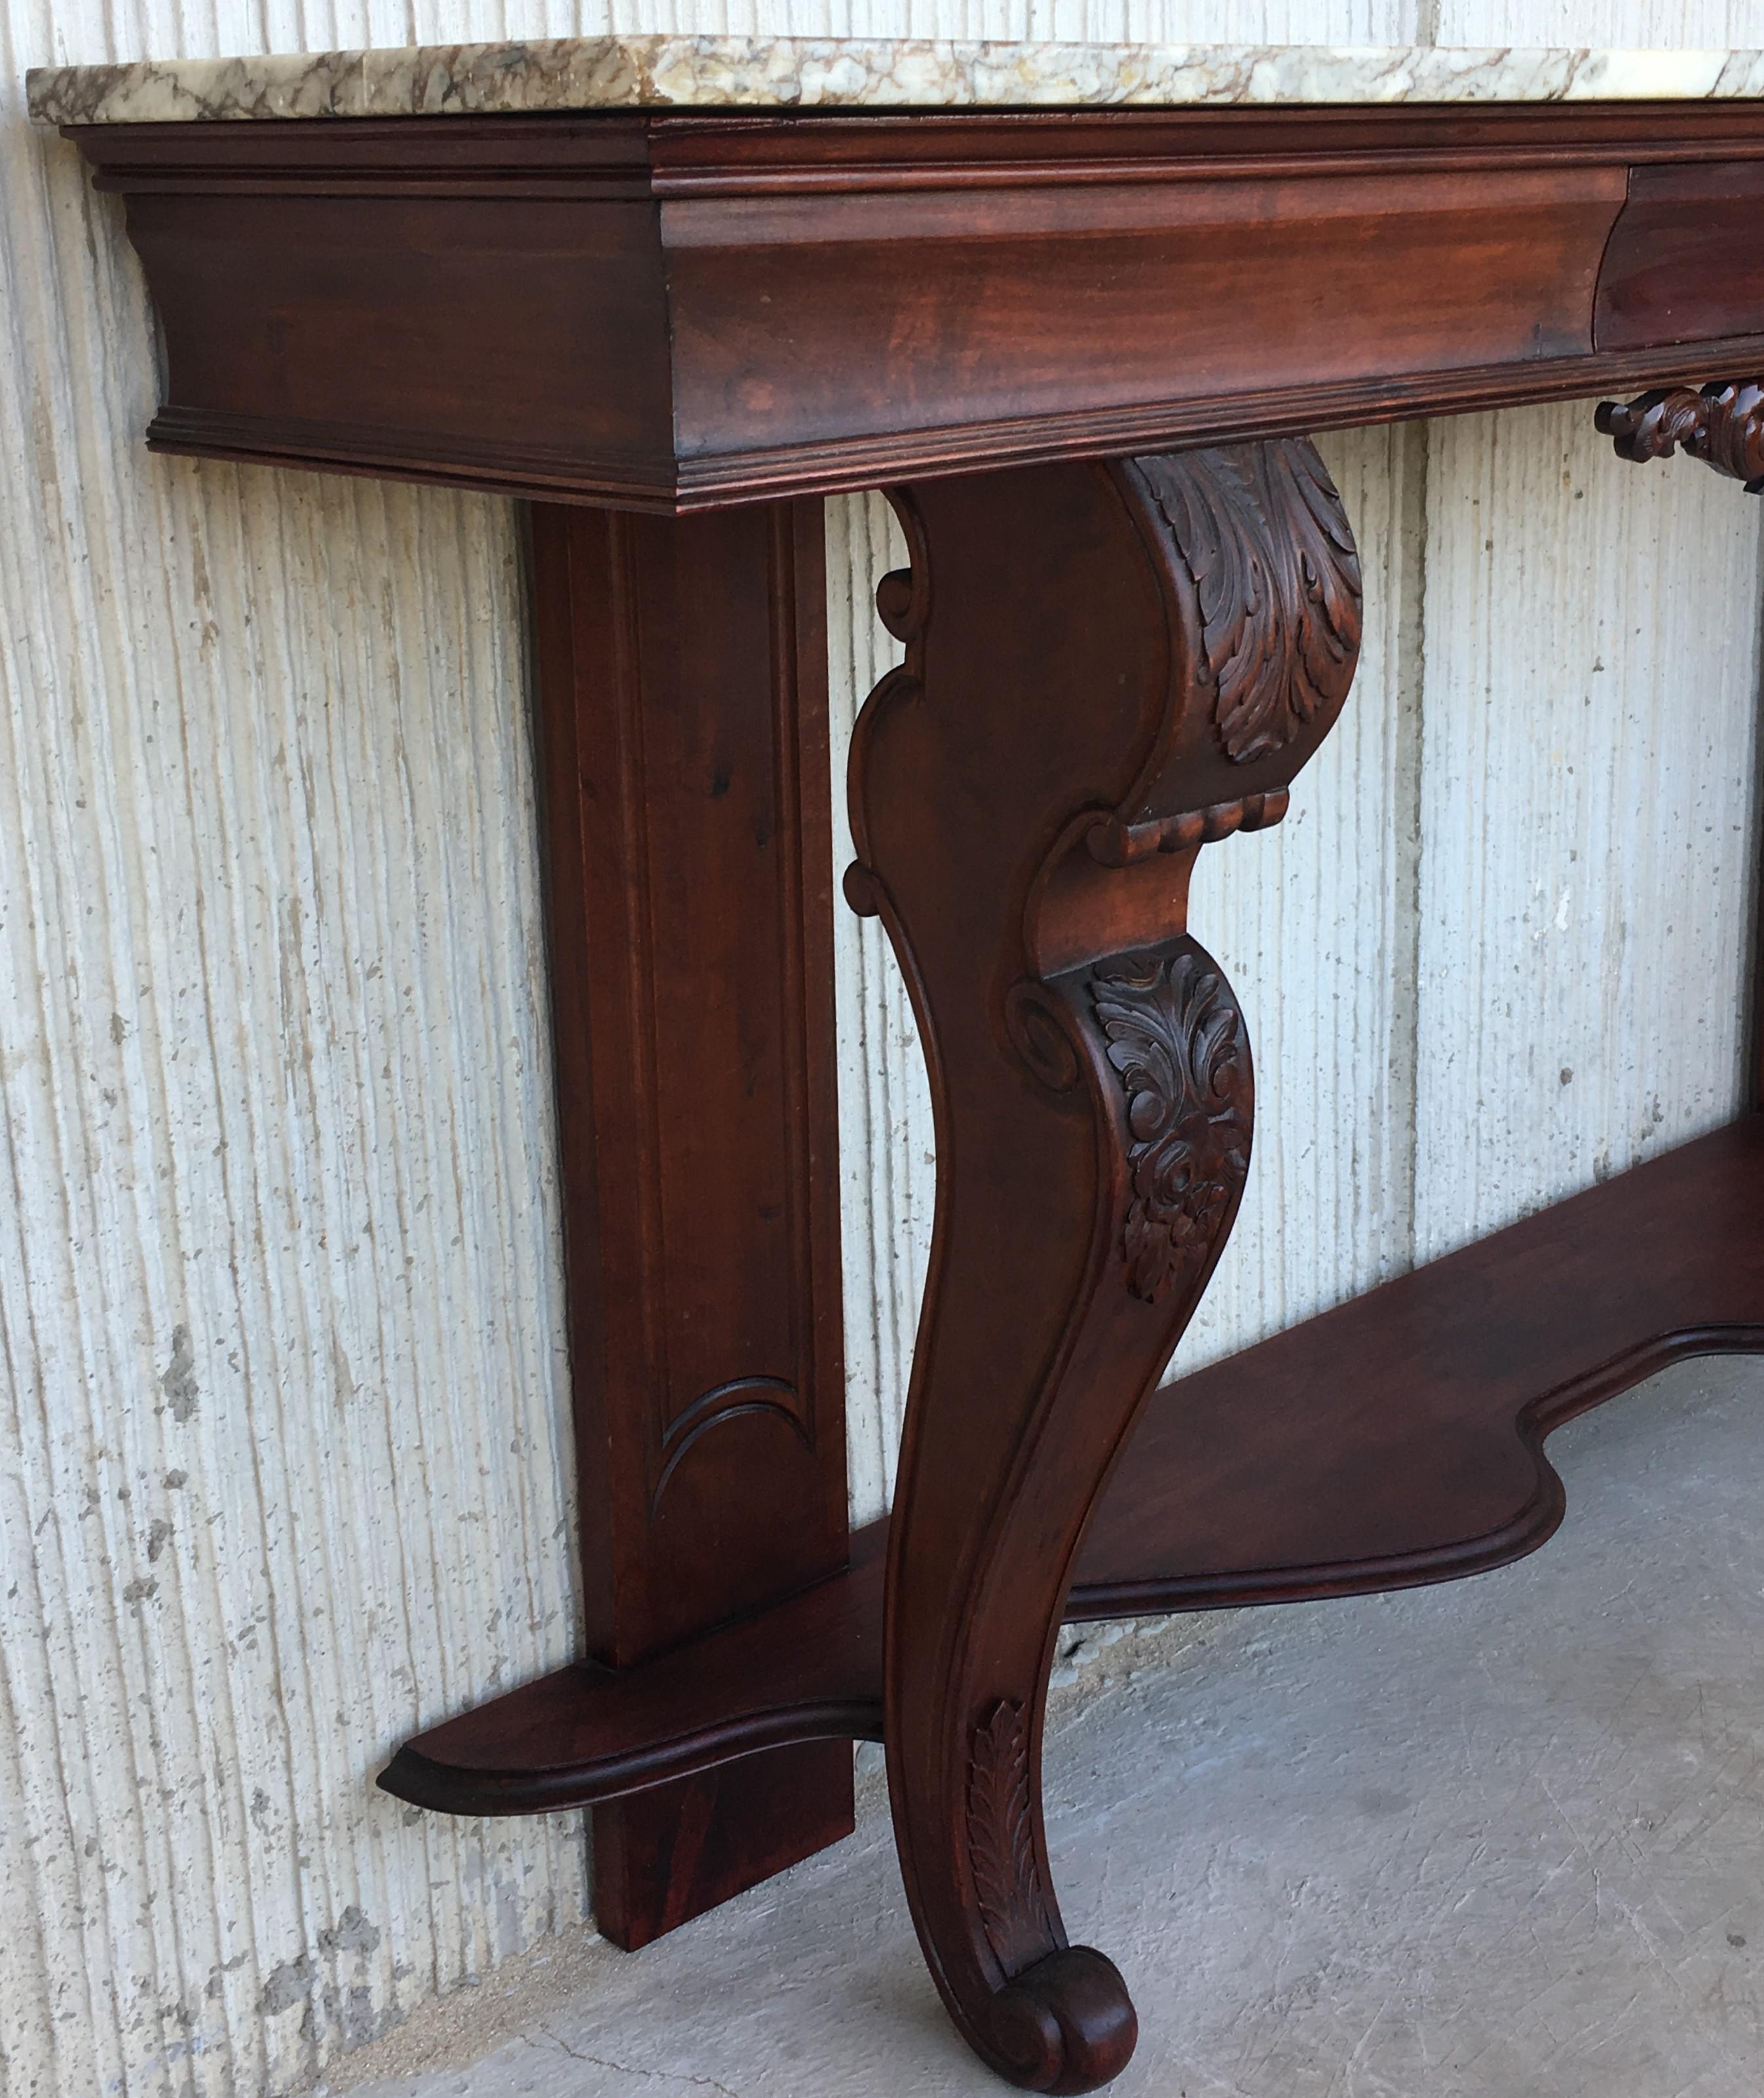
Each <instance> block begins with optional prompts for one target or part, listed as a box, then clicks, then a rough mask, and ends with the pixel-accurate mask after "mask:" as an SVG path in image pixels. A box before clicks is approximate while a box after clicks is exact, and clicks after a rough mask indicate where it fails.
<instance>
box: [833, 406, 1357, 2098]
mask: <svg viewBox="0 0 1764 2098" xmlns="http://www.w3.org/2000/svg"><path fill="white" fill-rule="evenodd" d="M896 505H897V508H898V510H899V511H900V516H901V519H902V521H903V524H904V528H905V530H906V533H907V537H908V543H909V546H910V548H911V553H912V566H911V568H910V571H908V572H904V573H901V574H899V575H895V576H891V577H888V578H887V579H886V581H885V582H884V584H883V586H882V591H881V593H880V604H881V608H882V617H883V618H884V620H885V621H886V623H887V624H888V625H889V626H890V627H891V630H893V631H894V632H895V634H897V635H899V636H900V638H901V639H904V640H905V642H906V643H907V644H908V655H907V661H906V663H905V665H904V667H903V668H902V669H900V670H899V671H896V672H895V673H894V674H892V675H891V677H889V678H886V679H885V680H884V681H883V682H882V684H881V685H880V686H878V688H877V689H876V691H874V692H873V694H872V695H871V697H870V699H869V703H868V704H867V706H866V707H865V709H864V714H863V716H862V718H861V719H860V723H859V726H858V731H857V735H856V739H855V742H854V746H853V751H852V759H851V806H852V820H853V834H854V836H855V838H856V844H857V850H858V854H859V859H858V862H857V864H856V865H855V866H854V867H852V868H851V871H850V872H849V874H848V875H847V896H848V898H849V899H850V900H851V902H852V904H853V905H854V906H855V907H856V908H857V909H859V910H860V911H869V912H879V913H880V914H881V915H882V917H883V919H884V920H885V921H886V924H887V927H888V930H889V933H890V935H891V938H892V940H893V941H894V945H895V951H896V953H897V954H898V955H899V956H900V962H901V965H902V968H903V969H904V971H905V973H906V976H907V979H908V983H909V985H911V987H912V990H913V998H914V1000H915V1003H916V1005H917V1011H918V1015H919V1020H920V1024H921V1030H922V1038H923V1040H924V1042H925V1045H926V1057H927V1060H928V1063H929V1065H930V1082H931V1089H932V1093H933V1097H934V1103H935V1115H936V1126H937V1141H938V1174H939V1178H938V1207H937V1221H936V1227H935V1237H934V1242H933V1248H932V1253H931V1260H930V1274H929V1278H928V1281H927V1285H926V1300H925V1306H924V1310H923V1314H922V1316H921V1323H920V1328H919V1336H918V1344H917V1356H916V1358H915V1363H914V1372H913V1389H912V1394H911V1398H910V1400H909V1402H908V1415H907V1424H906V1433H905V1439H904V1450H903V1454H902V1460H901V1467H900V1483H899V1488H898V1491H897V1495H896V1500H895V1513H894V1517H893V1523H892V1534H891V1558H890V1563H889V1569H888V1589H887V1635H886V1744H887V1754H888V1768H889V1783H890V1789H891V1795H892V1798H893V1804H894V1814H895V1829H896V1834H897V1838H898V1841H899V1846H900V1858H901V1863H902V1868H903V1871H904V1876H905V1880H906V1885H907V1891H908V1899H909V1901H910V1903H911V1905H912V1908H913V1916H914V1920H915V1921H916V1923H917V1928H918V1932H919V1936H920V1939H921V1943H922V1945H923V1947H924V1949H925V1952H926V1958H927V1960H928V1961H929V1962H930V1968H931V1971H932V1973H933V1974H934V1976H935V1978H936V1981H937V1985H938V1986H939V1989H940V1990H941V1991H942V1993H943V1998H944V2000H945V2002H946V2003H947V2004H948V2006H949V2008H950V2011H951V2012H952V2016H953V2017H955V2019H956V2023H957V2024H958V2025H959V2026H961V2030H962V2031H963V2032H964V2033H965V2034H966V2036H967V2037H968V2039H970V2042H971V2043H973V2045H974V2048H976V2049H977V2050H978V2052H979V2053H980V2054H981V2055H982V2056H983V2057H984V2058H985V2059H986V2060H987V2061H988V2062H990V2063H991V2065H993V2066H994V2067H995V2068H996V2069H998V2070H999V2071H1000V2073H1001V2074H1004V2075H1005V2076H1006V2077H1008V2078H1010V2079H1011V2080H1012V2081H1013V2082H1014V2083H1018V2084H1020V2085H1022V2086H1023V2087H1025V2088H1026V2089H1031V2090H1039V2091H1083V2090H1088V2089H1090V2088H1092V2087H1094V2086H1096V2085H1097V2084H1099V2083H1104V2082H1106V2081H1107V2080H1108V2079H1109V2078H1110V2077H1112V2076H1114V2074H1116V2073H1117V2072H1118V2070H1119V2069H1121V2068H1122V2067H1123V2065H1124V2064H1125V2063H1126V2061H1127V2059H1128V2057H1129V2056H1130V2055H1131V2052H1132V2049H1133V2044H1134V2039H1135V2035H1136V2021H1135V2015H1134V2011H1133V2006H1132V2004H1131V2000H1130V1999H1129V1998H1128V1995H1127V1990H1126V1987H1125V1986H1124V1984H1123V1981H1122V1978H1121V1977H1120V1975H1119V1973H1118V1972H1117V1971H1116V1969H1115V1968H1114V1966H1113V1964H1111V1963H1110V1961H1109V1960H1107V1959H1106V1958H1105V1956H1104V1955H1102V1954H1101V1953H1100V1952H1096V1951H1090V1950H1088V1948H1086V1947H1075V1946H1071V1945H1069V1944H1068V1942H1067V1939H1066V1932H1065V1929H1064V1928H1063V1926H1062V1925H1061V1920H1060V1912H1059V1907H1058V1904H1057V1901H1056V1899H1055V1897H1054V1893H1053V1884H1052V1880H1051V1877H1050V1875H1049V1872H1048V1857H1047V1849H1046V1844H1045V1841H1044V1835H1043V1829H1042V1816H1041V1805H1040V1741H1041V1730H1042V1718H1043V1710H1044V1701H1045V1694H1046V1686H1047V1677H1048V1665H1049V1661H1050V1658H1051V1653H1052V1647H1053V1637H1054V1634H1055V1631H1056V1630H1057V1626H1058V1623H1059V1620H1060V1613H1061V1603H1062V1600H1063V1598H1064V1595H1065V1592H1066V1586H1067V1583H1068V1581H1069V1578H1070V1572H1071V1567H1072V1563H1073V1560H1074V1556H1075V1552H1076V1550H1077V1547H1078V1544H1079V1539H1080V1538H1081V1536H1082V1534H1083V1529H1084V1525H1085V1523H1086V1521H1087V1520H1088V1516H1089V1514H1090V1512H1091V1509H1092V1507H1093V1505H1094V1504H1095V1503H1096V1499H1097V1497H1098V1494H1099V1493H1100V1491H1101V1487H1102V1486H1103V1483H1104V1481H1105V1479H1106V1477H1107V1476H1108V1474H1109V1472H1110V1468H1111V1467H1112V1465H1113V1464H1114V1461H1115V1459H1116V1458H1117V1456H1118V1454H1119V1453H1120V1451H1121V1450H1122V1448H1123V1445H1124V1444H1125V1442H1126V1441H1127V1437H1128V1434H1129V1433H1130V1431H1131V1428H1132V1425H1133V1424H1134V1421H1135V1420H1136V1417H1137V1416H1138V1414H1139V1412H1140V1408H1141V1407H1142V1405H1143V1404H1144V1402H1145V1399H1146V1398H1147V1397H1148V1396H1149V1393H1150V1391H1151V1389H1152V1388H1153V1385H1154V1384H1155V1382H1156V1380H1157V1379H1158V1376H1159V1374H1160V1372H1162V1368H1163V1367H1164V1364H1165V1363H1166V1362H1167V1360H1168V1358H1169V1356H1170V1354H1171V1350H1172V1348H1173V1346H1174V1345H1175V1341H1176V1339H1177V1337H1178V1336H1179V1335H1180V1333H1181V1332H1182V1329H1183V1328H1184V1325H1185V1324H1186V1323H1187V1322H1188V1319H1189V1318H1190V1316H1191V1315H1192V1314H1193V1310H1194V1307H1195V1305H1196V1304H1197V1301H1198V1300H1199V1298H1200V1296H1201V1293H1202V1291H1203V1289H1204V1288H1206V1283H1207V1280H1208V1279H1209V1277H1210V1275H1211V1273H1212V1271H1213V1267H1214V1265H1215V1262H1216V1260H1217V1258H1218V1256H1219V1250H1220V1249H1221V1247H1222V1246H1223V1243H1224V1240H1225V1237H1226V1236H1227V1234H1228V1231H1229V1229H1230V1227H1231V1223H1232V1218H1233V1216H1234V1215H1235V1214H1236V1210H1237V1203H1238V1199H1239V1196H1240V1194H1241V1190H1242V1187H1243V1182H1244V1177H1245V1172H1246V1170H1247V1167H1248V1163H1249V1156H1250V1119H1251V1093H1252V1088H1251V1078H1250V1049H1249V1043H1248V1041H1247V1039H1246V1038H1245V1030H1244V1026H1243V1022H1242V1019H1241V1015H1240V1013H1239V1012H1238V1009H1237V1003H1236V1001H1235V999H1234V998H1233V996H1232V992H1231V990H1230V989H1229V987H1228V985H1227V984H1226V982H1225V981H1224V979H1223V975H1222V974H1221V972H1219V968H1218V967H1217V966H1216V964H1215V963H1213V962H1212V961H1211V960H1210V958H1209V957H1208V956H1207V955H1206V953H1205V952H1204V951H1203V950H1202V948H1200V947H1199V946H1197V944H1196V943H1195V942H1194V941H1193V940H1191V939H1190V938H1189V937H1188V930H1187V898H1188V878H1189V874H1190V871H1191V870H1192V867H1193V862H1194V859H1195V856H1196V854H1197V851H1198V850H1199V848H1200V847H1201V845H1202V844H1204V843H1206V842H1208V841H1211V840H1215V839H1219V838H1223V837H1224V836H1227V835H1228V834H1229V833H1230V832H1232V831H1235V830H1239V829H1253V828H1255V827H1258V826H1261V825H1263V824H1266V823H1272V822H1275V821H1277V820H1278V819H1279V818H1280V815H1281V814H1283V813H1284V811H1285V806H1286V790H1287V788H1288V785H1289V782H1290V781H1291V779H1293V775H1295V774H1296V773H1297V772H1298V769H1299V767H1300V766H1302V764H1303V763H1304V762H1306V760H1307V758H1308V757H1310V756H1311V753H1313V752H1314V751H1315V748H1317V746H1318V744H1320V742H1321V741H1322V739H1323V737H1324V735H1325V734H1326V733H1327V732H1328V729H1329V727H1330V726H1331V725H1332V723H1333V721H1334V720H1335V718H1336V716H1337V713H1339V712H1340V709H1341V707H1342V703H1343V701H1344V700H1345V699H1346V693H1347V688H1348V685H1349V682H1350V678H1351V677H1352V674H1353V670H1354V665H1355V656H1356V653H1357V649H1358V643H1359V571H1358V564H1357V560H1356V556H1355V550H1354V545H1353V540H1352V537H1351V534H1350V531H1349V529H1348V525H1347V523H1346V519H1345V518H1344V516H1342V509H1341V505H1340V501H1339V498H1337V494H1336V492H1335V490H1334V489H1333V486H1332V485H1331V484H1330V481H1329V479H1328V475H1327V473H1326V472H1325V471H1324V467H1323V465H1322V463H1321V461H1320V459H1318V458H1317V455H1316V454H1315V451H1314V450H1312V449H1311V446H1310V445H1309V444H1308V443H1306V442H1304V441H1289V440H1280V441H1270V442H1267V443H1263V444H1258V445H1243V446H1238V447H1233V448H1230V449H1225V450H1213V451H1197V452H1190V453H1187V454H1175V455H1172V456H1170V457H1167V458H1150V459H1136V460H1129V461H1126V462H1123V463H1117V464H1113V465H1106V466H1105V465H1088V464H1086V465H1072V466H1056V467H1044V468H1035V469H1031V470H1027V471H1023V472H1011V473H999V474H991V475H985V476H974V477H971V478H968V479H962V480H954V481H938V482H931V483H927V484H926V485H922V486H920V487H916V488H914V489H909V490H906V491H903V492H901V493H900V494H899V495H898V496H897V498H896Z"/></svg>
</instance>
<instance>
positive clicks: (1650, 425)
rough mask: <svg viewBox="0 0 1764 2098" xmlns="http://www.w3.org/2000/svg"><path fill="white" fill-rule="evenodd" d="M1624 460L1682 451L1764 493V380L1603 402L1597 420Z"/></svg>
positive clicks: (1714, 383)
mask: <svg viewBox="0 0 1764 2098" xmlns="http://www.w3.org/2000/svg"><path fill="white" fill-rule="evenodd" d="M1595 421H1596V423H1597V424H1598V427H1599V428H1600V429H1601V430H1602V431H1603V432H1604V434H1605V435H1606V436H1607V437H1609V438H1610V439H1612V441H1613V444H1614V445H1615V446H1616V450H1617V457H1618V458H1619V459H1635V460H1643V459H1670V458H1671V456H1672V454H1674V452H1675V451H1677V450H1680V449H1682V450H1683V451H1684V453H1685V454H1686V456H1687V457H1688V458H1691V459H1701V461H1702V463H1704V465H1705V466H1708V467H1714V470H1715V472H1717V473H1720V474H1725V475H1727V477H1728V478H1729V479H1730V480H1732V481H1743V482H1744V484H1745V491H1746V494H1748V495H1761V494H1764V380H1757V379H1744V380H1719V379H1717V380H1711V381H1710V382H1709V384H1708V385H1706V386H1704V387H1702V388H1693V387H1689V386H1665V387H1659V388H1655V389H1654V390H1653V391H1652V392H1651V393H1642V394H1639V395H1638V396H1637V397H1636V398H1635V400H1633V401H1630V402H1617V401H1604V402H1600V405H1599V409H1598V412H1597V415H1596V417H1595Z"/></svg>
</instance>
